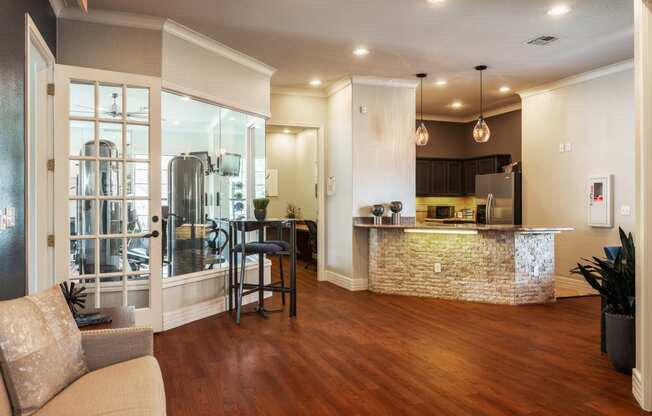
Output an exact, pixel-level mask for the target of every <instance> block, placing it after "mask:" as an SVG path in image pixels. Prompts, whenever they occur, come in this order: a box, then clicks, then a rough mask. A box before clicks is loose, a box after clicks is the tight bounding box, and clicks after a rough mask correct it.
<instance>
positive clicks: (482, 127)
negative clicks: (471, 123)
mask: <svg viewBox="0 0 652 416" xmlns="http://www.w3.org/2000/svg"><path fill="white" fill-rule="evenodd" d="M490 137H491V130H489V126H488V125H487V122H486V121H484V118H483V117H480V118H479V119H478V122H477V123H476V125H475V127H474V128H473V140H475V141H476V142H477V143H486V142H488V141H489V138H490Z"/></svg>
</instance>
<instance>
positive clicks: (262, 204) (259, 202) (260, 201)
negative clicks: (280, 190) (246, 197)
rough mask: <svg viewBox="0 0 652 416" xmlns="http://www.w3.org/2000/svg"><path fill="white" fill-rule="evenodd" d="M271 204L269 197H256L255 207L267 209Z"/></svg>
mask: <svg viewBox="0 0 652 416" xmlns="http://www.w3.org/2000/svg"><path fill="white" fill-rule="evenodd" d="M267 205H269V198H256V199H254V208H255V209H267Z"/></svg>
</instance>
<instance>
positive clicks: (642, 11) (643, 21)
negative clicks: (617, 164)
mask: <svg viewBox="0 0 652 416" xmlns="http://www.w3.org/2000/svg"><path fill="white" fill-rule="evenodd" d="M651 8H652V3H651V2H650V0H634V15H635V52H634V54H635V78H636V86H635V93H636V189H637V190H638V196H637V204H638V207H637V208H638V209H637V210H636V212H637V213H638V218H637V232H636V235H635V238H636V368H635V369H634V370H633V374H632V391H633V393H634V396H635V397H636V400H638V402H639V404H640V405H641V407H643V408H644V409H645V410H648V411H650V410H652V280H651V279H652V276H651V274H652V242H651V241H650V238H652V211H651V210H652V47H651V46H652V10H651Z"/></svg>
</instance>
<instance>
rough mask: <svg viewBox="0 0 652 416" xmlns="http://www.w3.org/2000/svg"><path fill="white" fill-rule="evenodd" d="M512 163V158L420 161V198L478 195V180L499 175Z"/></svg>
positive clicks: (498, 156)
mask: <svg viewBox="0 0 652 416" xmlns="http://www.w3.org/2000/svg"><path fill="white" fill-rule="evenodd" d="M508 163H511V156H510V155H495V156H485V157H480V158H473V159H430V158H419V159H417V163H416V194H417V196H464V195H474V194H475V176H476V175H484V174H488V173H498V172H500V171H501V168H502V167H503V166H504V165H506V164H508Z"/></svg>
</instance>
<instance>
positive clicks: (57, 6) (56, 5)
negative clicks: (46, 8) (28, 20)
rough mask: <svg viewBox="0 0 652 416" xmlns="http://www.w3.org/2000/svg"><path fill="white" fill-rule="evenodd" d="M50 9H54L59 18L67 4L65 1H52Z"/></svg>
mask: <svg viewBox="0 0 652 416" xmlns="http://www.w3.org/2000/svg"><path fill="white" fill-rule="evenodd" d="M50 7H52V11H53V12H54V15H55V16H56V17H59V15H61V11H62V10H63V9H64V8H65V7H66V3H65V1H64V0H50Z"/></svg>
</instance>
